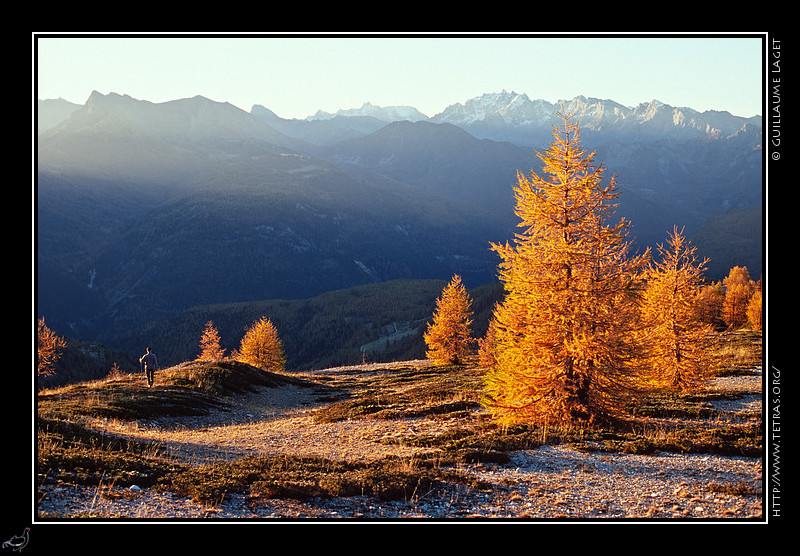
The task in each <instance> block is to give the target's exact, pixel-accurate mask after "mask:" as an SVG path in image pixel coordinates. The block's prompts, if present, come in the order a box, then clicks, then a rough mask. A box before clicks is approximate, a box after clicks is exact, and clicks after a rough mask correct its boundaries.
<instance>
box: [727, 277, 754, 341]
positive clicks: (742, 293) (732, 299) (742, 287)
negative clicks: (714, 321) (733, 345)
mask: <svg viewBox="0 0 800 556" xmlns="http://www.w3.org/2000/svg"><path fill="white" fill-rule="evenodd" d="M722 285H723V286H724V287H725V301H724V302H723V304H722V318H723V320H724V321H725V324H727V325H728V326H729V327H730V328H740V327H742V326H744V325H745V324H746V323H747V303H748V302H749V301H750V296H752V295H753V291H754V289H755V287H754V284H753V282H752V281H751V280H750V272H748V270H747V267H746V266H744V267H742V266H735V267H733V268H732V269H731V270H730V272H729V273H728V276H726V277H725V279H724V280H723V281H722Z"/></svg>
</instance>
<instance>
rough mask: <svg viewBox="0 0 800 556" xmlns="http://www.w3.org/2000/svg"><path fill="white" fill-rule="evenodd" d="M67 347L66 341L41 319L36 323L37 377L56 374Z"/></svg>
mask: <svg viewBox="0 0 800 556" xmlns="http://www.w3.org/2000/svg"><path fill="white" fill-rule="evenodd" d="M65 346H66V342H65V341H64V339H63V338H62V337H61V336H59V335H58V334H56V333H55V332H53V331H52V330H50V329H49V328H48V327H47V325H46V324H45V323H44V317H40V318H39V320H38V322H37V323H36V375H37V376H49V375H52V374H54V373H55V366H56V363H57V362H58V358H59V357H60V356H61V350H63V349H64V347H65Z"/></svg>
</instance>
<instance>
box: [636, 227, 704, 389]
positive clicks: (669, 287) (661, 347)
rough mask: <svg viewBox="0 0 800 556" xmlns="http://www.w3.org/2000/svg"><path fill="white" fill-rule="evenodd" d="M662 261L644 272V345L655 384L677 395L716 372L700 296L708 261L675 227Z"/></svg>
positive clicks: (661, 252) (660, 250) (661, 254)
mask: <svg viewBox="0 0 800 556" xmlns="http://www.w3.org/2000/svg"><path fill="white" fill-rule="evenodd" d="M658 253H659V258H658V259H657V260H653V261H652V262H651V264H650V266H649V267H648V269H647V270H646V272H645V277H646V286H645V288H644V292H643V294H642V299H641V306H640V307H641V316H642V322H643V327H642V345H643V346H644V347H645V354H646V360H647V362H648V369H649V371H650V372H651V373H652V374H651V377H650V378H651V384H652V386H653V387H655V388H667V389H671V390H677V391H684V392H685V391H692V390H695V389H697V388H698V387H699V386H700V385H701V384H702V383H703V381H704V380H705V379H706V378H708V376H709V373H710V372H711V371H712V370H713V358H712V357H711V355H710V347H711V342H712V340H713V338H714V330H713V328H712V326H711V325H710V324H704V323H703V322H702V321H701V319H700V318H699V314H698V311H697V297H698V294H699V291H700V290H699V286H700V283H701V281H702V277H703V272H704V271H705V268H706V265H707V264H708V259H704V260H699V259H698V257H697V254H696V248H695V247H693V246H692V245H691V244H690V243H689V241H688V240H687V239H686V238H685V237H684V236H683V231H682V230H681V231H679V230H678V229H677V227H676V228H674V229H673V231H672V234H670V236H669V238H668V240H667V244H666V245H659V246H658Z"/></svg>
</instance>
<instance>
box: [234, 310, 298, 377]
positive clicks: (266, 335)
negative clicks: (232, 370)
mask: <svg viewBox="0 0 800 556" xmlns="http://www.w3.org/2000/svg"><path fill="white" fill-rule="evenodd" d="M234 358H235V359H236V360H238V361H242V362H244V363H247V364H249V365H252V366H254V367H258V368H260V369H263V370H265V371H282V370H283V369H284V367H285V365H286V356H285V355H284V352H283V342H282V341H281V339H280V337H279V336H278V329H277V328H276V327H275V325H274V324H272V321H271V320H270V319H269V318H267V317H261V318H260V319H259V320H257V321H256V322H254V323H253V324H252V326H250V328H248V329H247V331H246V332H245V335H244V337H243V338H242V341H241V344H240V346H239V349H238V351H237V353H236V354H235V355H234Z"/></svg>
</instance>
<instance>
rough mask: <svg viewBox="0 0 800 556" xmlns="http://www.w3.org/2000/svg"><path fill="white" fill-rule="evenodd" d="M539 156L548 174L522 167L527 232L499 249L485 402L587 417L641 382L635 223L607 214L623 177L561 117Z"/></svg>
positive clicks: (523, 416) (619, 402)
mask: <svg viewBox="0 0 800 556" xmlns="http://www.w3.org/2000/svg"><path fill="white" fill-rule="evenodd" d="M563 121H564V123H563V126H559V127H555V128H554V131H553V136H554V141H553V142H552V143H551V145H550V147H549V148H548V149H547V150H545V151H544V152H543V153H539V158H540V159H541V160H542V162H543V163H544V166H543V172H544V174H546V175H545V176H539V175H537V174H535V173H534V172H531V174H530V176H526V175H523V174H522V173H518V185H517V187H516V188H515V194H516V199H517V205H516V214H517V215H518V216H519V218H520V220H521V222H520V223H519V227H520V228H522V232H520V233H518V234H517V235H516V238H515V241H514V244H513V245H510V244H509V243H506V244H505V245H498V244H495V245H493V248H494V250H495V251H496V252H497V253H498V254H499V255H500V257H501V259H502V261H501V264H500V278H501V280H502V281H503V282H504V285H505V290H506V296H505V299H504V301H503V302H502V303H501V304H499V305H498V307H497V309H496V310H495V315H494V318H495V321H496V323H495V325H496V329H495V331H494V334H495V345H496V349H495V353H494V355H495V358H496V362H495V364H494V366H493V368H492V369H491V370H490V371H489V372H488V373H487V375H486V399H485V405H486V406H487V407H488V408H489V409H490V410H491V411H492V413H493V414H494V416H495V418H496V419H497V420H498V421H500V422H501V423H504V424H511V423H515V422H521V421H526V422H557V421H562V422H568V423H578V424H587V423H591V422H593V421H595V420H596V419H598V418H601V417H604V416H608V415H611V414H614V413H616V412H617V411H618V410H619V409H620V408H621V407H622V406H623V404H624V403H625V402H626V401H627V400H628V399H630V395H631V392H632V391H633V388H634V387H635V385H636V383H637V373H636V371H637V369H636V365H635V363H636V359H635V357H634V355H635V354H634V352H635V347H636V346H635V344H634V343H633V336H634V335H633V334H632V329H633V326H634V324H635V322H636V320H637V319H636V315H637V311H636V309H637V308H636V304H635V302H634V301H635V300H634V296H633V289H634V288H633V286H634V280H635V276H636V275H637V274H638V272H639V270H640V269H641V267H642V266H643V264H644V263H645V261H646V254H645V255H641V256H636V257H630V256H629V250H630V243H629V242H628V241H627V239H626V237H627V229H628V227H629V224H628V223H627V222H626V221H625V220H624V219H621V220H620V221H619V222H618V223H615V224H611V223H609V219H610V217H611V216H612V215H613V213H614V210H615V208H616V206H617V204H616V198H617V196H618V192H617V189H616V181H615V179H614V178H613V177H612V178H611V180H610V181H609V182H608V183H606V184H604V183H603V174H604V172H605V168H603V167H602V165H600V166H595V165H594V164H593V158H594V153H588V154H587V153H586V152H585V151H584V150H583V149H582V148H581V146H580V136H579V130H578V126H577V125H576V124H574V123H572V122H571V121H570V120H569V117H563Z"/></svg>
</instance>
